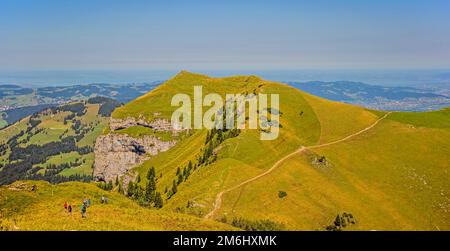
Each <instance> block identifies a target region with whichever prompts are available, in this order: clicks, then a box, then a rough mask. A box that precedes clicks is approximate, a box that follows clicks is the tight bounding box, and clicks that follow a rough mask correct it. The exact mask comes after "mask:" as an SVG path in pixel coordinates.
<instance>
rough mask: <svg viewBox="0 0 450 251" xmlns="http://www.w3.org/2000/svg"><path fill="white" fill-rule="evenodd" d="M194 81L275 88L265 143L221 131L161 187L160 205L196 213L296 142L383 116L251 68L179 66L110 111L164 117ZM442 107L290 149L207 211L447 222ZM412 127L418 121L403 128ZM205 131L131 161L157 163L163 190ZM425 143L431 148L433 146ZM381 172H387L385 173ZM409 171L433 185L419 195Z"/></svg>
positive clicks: (253, 134) (363, 221) (314, 219)
mask: <svg viewBox="0 0 450 251" xmlns="http://www.w3.org/2000/svg"><path fill="white" fill-rule="evenodd" d="M194 85H203V90H204V91H203V93H204V94H206V93H208V92H217V93H219V94H221V95H224V93H245V92H246V91H247V92H252V91H253V90H256V92H258V93H279V94H280V102H281V104H280V110H281V112H282V116H281V119H280V123H281V125H282V128H281V130H280V137H279V138H278V139H277V140H275V141H269V142H264V141H260V140H259V134H258V131H252V130H242V132H241V133H240V134H239V135H238V136H237V137H234V138H230V139H227V140H225V141H224V142H223V143H222V144H221V145H220V146H219V147H218V148H217V149H216V151H217V160H216V161H215V162H213V163H211V164H208V165H204V166H200V167H198V168H197V169H196V170H195V171H194V172H193V173H192V174H190V175H189V176H188V178H187V179H186V180H185V181H183V182H181V183H180V184H179V185H178V187H177V193H176V194H175V195H171V196H167V198H166V200H167V201H166V204H165V206H164V207H163V209H162V210H163V211H164V210H169V211H179V212H186V213H189V214H194V215H198V216H202V217H203V216H205V215H206V214H207V213H208V212H210V211H211V210H212V209H213V206H214V204H215V198H216V195H217V194H218V193H219V192H221V191H223V190H225V189H227V188H230V187H233V186H236V185H237V184H239V183H241V182H244V181H246V180H248V179H251V178H252V177H255V176H257V175H259V174H261V173H263V172H265V171H267V170H268V169H269V168H270V167H272V165H273V164H274V163H275V162H276V161H277V160H279V159H281V158H282V157H283V156H286V155H288V154H290V153H292V152H294V151H295V150H296V149H299V148H300V147H301V146H312V145H319V144H324V143H328V142H333V141H336V140H340V139H343V138H346V137H347V136H349V135H352V134H355V133H358V132H359V131H361V130H364V128H367V127H370V126H371V125H372V124H373V123H374V122H375V121H377V120H378V119H379V118H381V117H382V116H384V115H386V113H385V112H382V111H373V110H367V109H364V108H361V107H357V106H353V105H349V104H344V103H340V102H334V101H329V100H326V99H323V98H319V97H316V96H313V95H310V94H307V93H304V92H302V91H299V90H297V89H294V88H292V87H289V86H287V85H284V84H279V83H275V82H271V81H264V80H262V79H259V78H257V77H252V76H239V77H229V78H209V77H207V76H204V75H199V74H192V73H188V72H181V73H180V74H178V75H177V76H175V77H174V78H172V79H171V80H169V81H167V82H166V83H165V84H163V85H161V86H159V87H158V88H156V89H155V90H154V91H152V92H150V93H148V94H146V95H144V96H141V97H140V98H138V99H136V100H135V101H132V102H130V103H129V104H127V105H126V106H123V107H121V108H120V109H117V110H116V111H115V112H114V113H113V115H112V116H113V117H116V118H126V117H136V118H137V117H140V116H143V117H144V118H147V119H148V120H149V121H151V120H152V119H154V118H155V117H158V116H161V118H170V114H171V112H172V111H173V110H174V109H175V108H173V107H170V98H171V97H172V95H173V94H175V93H188V94H190V95H192V89H193V86H194ZM448 111H449V110H448V109H444V110H441V111H436V112H426V113H403V112H395V113H392V114H389V115H388V116H387V117H386V118H385V119H383V120H382V121H380V123H379V124H377V125H376V126H374V127H373V128H371V129H370V130H368V131H367V132H363V133H361V134H359V135H356V136H355V137H353V138H350V139H348V140H346V141H344V142H342V143H338V144H335V145H330V146H325V147H321V148H317V149H312V150H308V151H305V152H301V153H299V154H297V155H294V156H292V157H291V158H288V159H286V160H285V161H283V162H282V163H281V164H280V166H279V167H277V168H276V169H275V170H274V171H273V173H270V174H268V175H266V176H264V177H262V178H260V179H257V180H255V181H253V182H250V183H248V184H246V185H244V186H242V187H240V188H239V189H236V190H234V191H231V192H229V193H226V194H224V196H223V202H222V206H221V208H220V210H219V211H218V213H217V214H215V215H214V217H215V218H216V219H222V220H223V219H224V218H226V219H227V220H228V221H229V222H230V221H231V220H232V219H234V218H240V217H244V218H246V219H250V220H261V219H271V220H273V221H276V222H281V223H283V224H284V225H285V226H286V227H287V229H325V227H326V226H327V225H329V224H332V223H333V220H334V218H335V217H336V215H338V214H342V213H343V212H351V213H352V214H353V215H354V217H355V218H356V219H357V224H355V225H354V226H351V227H350V228H349V229H397V230H399V229H435V230H436V229H449V228H450V225H449V224H450V222H449V219H448V218H447V217H446V216H444V215H446V214H447V213H448V212H450V205H449V204H448V201H447V199H448V196H449V195H448V194H449V192H450V188H449V187H448V185H445V181H446V180H449V178H450V177H449V174H448V171H449V170H448V167H449V166H450V165H449V161H450V160H449V158H448V156H450V150H449V143H448V142H450V135H449V130H450V124H449V123H448ZM155 114H160V115H158V116H155ZM300 114H302V115H300ZM412 127H417V129H416V130H413V131H408V128H412ZM405 131H406V132H405ZM205 137H206V130H203V131H197V132H195V133H194V134H193V135H191V136H190V137H188V138H187V139H185V140H183V141H182V142H180V143H179V144H177V146H175V147H174V148H173V149H171V150H169V151H168V152H165V153H162V154H160V155H157V156H156V157H154V158H152V159H150V160H148V161H147V162H146V163H144V164H143V165H142V166H139V167H137V168H136V170H138V172H139V173H141V174H142V175H144V174H145V173H146V172H147V170H148V169H149V168H150V167H151V166H154V167H155V168H156V170H157V173H160V174H162V177H161V179H159V180H158V187H159V189H160V190H161V193H164V192H165V191H166V190H167V189H168V190H169V191H170V188H171V187H172V183H173V182H174V181H176V180H177V174H176V173H177V169H178V168H180V169H181V170H183V169H185V168H186V167H187V165H188V163H189V161H192V163H193V164H194V165H195V164H196V159H198V156H199V155H201V154H202V151H203V150H204V148H206V145H205V143H204V142H205ZM406 139H408V141H405V140H406ZM413 139H414V140H416V141H417V142H414V141H413ZM405 142H407V143H405ZM435 145H437V146H438V147H434V146H435ZM426 149H434V150H433V153H432V154H431V153H429V151H427V150H426ZM355 168H357V169H355ZM394 170H395V171H394ZM386 174H389V175H391V176H389V178H387V177H386V176H385V175H386ZM408 175H409V176H411V177H416V178H415V179H418V180H420V178H418V177H422V179H426V180H427V181H425V182H428V183H427V185H430V182H431V183H432V184H433V185H430V186H431V187H432V188H427V189H425V188H423V187H421V186H418V187H416V188H415V189H425V190H424V191H422V190H421V193H422V194H423V195H421V196H417V191H413V190H412V189H411V188H409V187H407V186H406V185H405V184H408V183H407V182H410V180H408V179H406V180H404V178H403V177H405V176H408ZM427 175H430V176H429V177H428V176H427ZM424 177H427V178H424ZM411 179H414V178H411ZM405 182H406V183H405ZM414 182H416V180H415V181H414ZM269 184H270V185H269ZM142 185H143V186H145V182H142ZM427 185H425V187H428V186H427ZM279 191H284V192H286V193H287V196H286V197H285V198H278V192H279ZM166 194H167V193H166ZM169 194H170V192H169ZM169 197H170V198H169ZM393 201H395V203H393ZM412 201H415V202H414V203H412ZM255 212H258V213H255Z"/></svg>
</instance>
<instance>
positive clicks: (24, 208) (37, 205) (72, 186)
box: [0, 181, 234, 231]
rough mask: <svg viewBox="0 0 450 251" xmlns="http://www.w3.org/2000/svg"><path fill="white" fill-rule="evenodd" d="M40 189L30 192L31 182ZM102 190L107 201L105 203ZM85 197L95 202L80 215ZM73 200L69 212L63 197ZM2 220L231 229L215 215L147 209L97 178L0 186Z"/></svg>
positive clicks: (59, 225)
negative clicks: (206, 216)
mask: <svg viewBox="0 0 450 251" xmlns="http://www.w3.org/2000/svg"><path fill="white" fill-rule="evenodd" d="M33 184H35V185H37V191H36V192H32V191H30V190H31V187H32V185H33ZM101 196H107V197H108V204H101V203H100V198H101ZM83 198H90V199H91V203H92V206H91V207H89V208H88V209H87V217H86V218H84V219H83V218H82V217H81V209H80V207H81V204H82V201H83ZM66 201H67V203H69V204H71V205H72V206H73V212H72V214H71V215H69V214H68V213H66V212H65V210H64V207H63V205H64V202H66ZM0 212H1V213H0V226H2V227H5V228H7V229H8V230H22V231H23V230H66V231H69V230H233V229H234V228H232V227H230V226H229V225H226V224H222V223H218V222H215V221H212V220H204V219H199V218H196V217H192V216H188V215H182V214H177V213H171V212H160V211H157V210H151V209H145V208H142V207H140V206H139V205H137V204H136V203H135V202H133V201H132V200H130V199H128V198H126V197H125V196H122V195H119V194H117V193H114V192H106V191H104V190H101V189H100V188H98V187H96V186H95V185H94V184H86V183H78V182H68V183H63V184H59V185H50V184H48V183H47V182H42V181H39V182H37V181H26V182H23V181H17V182H15V183H13V184H11V185H9V186H3V187H0Z"/></svg>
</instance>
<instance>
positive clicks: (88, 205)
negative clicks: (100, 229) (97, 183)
mask: <svg viewBox="0 0 450 251" xmlns="http://www.w3.org/2000/svg"><path fill="white" fill-rule="evenodd" d="M90 206H91V198H89V199H88V200H87V207H90Z"/></svg>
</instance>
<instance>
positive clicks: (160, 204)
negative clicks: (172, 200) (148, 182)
mask: <svg viewBox="0 0 450 251" xmlns="http://www.w3.org/2000/svg"><path fill="white" fill-rule="evenodd" d="M163 204H164V203H163V199H162V197H161V194H160V193H159V192H156V194H155V207H156V208H162V207H163Z"/></svg>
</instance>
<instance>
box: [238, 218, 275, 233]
mask: <svg viewBox="0 0 450 251" xmlns="http://www.w3.org/2000/svg"><path fill="white" fill-rule="evenodd" d="M231 225H232V226H234V227H237V228H241V229H243V230H247V231H281V230H283V229H284V225H283V224H281V223H277V222H274V221H271V220H256V221H251V220H247V219H244V218H236V219H233V221H232V222H231Z"/></svg>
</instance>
